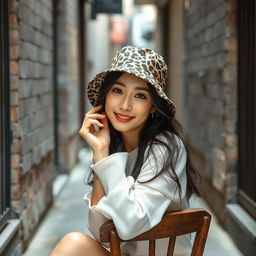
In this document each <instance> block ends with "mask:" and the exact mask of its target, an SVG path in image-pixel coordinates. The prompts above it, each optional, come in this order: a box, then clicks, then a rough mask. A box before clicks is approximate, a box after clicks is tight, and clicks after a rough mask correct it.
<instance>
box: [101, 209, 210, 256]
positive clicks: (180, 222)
mask: <svg viewBox="0 0 256 256" xmlns="http://www.w3.org/2000/svg"><path fill="white" fill-rule="evenodd" d="M210 222H211V215H210V214H209V213H208V212H207V211H205V210H203V209H186V210H181V211H171V212H166V213H165V214H164V216H163V218H162V220H161V222H160V223H159V224H157V225H156V226H155V227H153V228H152V229H150V230H148V231H146V232H145V233H143V234H141V235H138V236H136V237H134V238H132V239H130V240H122V239H121V238H120V237H119V236H118V234H117V231H116V228H115V225H114V223H113V221H111V220H109V221H107V222H106V223H104V224H103V225H102V226H101V228H100V241H101V242H102V243H110V255H111V256H121V249H120V242H123V241H126V242H127V241H143V240H149V251H148V255H149V256H155V240H156V239H160V238H168V237H169V238H170V239H169V244H168V249H167V254H166V255H167V256H172V255H173V251H174V245H175V239H176V236H180V235H185V234H189V233H193V232H196V235H195V239H194V243H193V247H192V251H191V254H190V255H191V256H201V255H203V251H204V246H205V242H206V239H207V235H208V230H209V226H210Z"/></svg>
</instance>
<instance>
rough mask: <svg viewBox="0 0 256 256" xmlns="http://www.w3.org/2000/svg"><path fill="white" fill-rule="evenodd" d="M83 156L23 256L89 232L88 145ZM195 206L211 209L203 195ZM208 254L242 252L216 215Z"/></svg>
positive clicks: (42, 255) (231, 255)
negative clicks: (85, 199) (65, 237)
mask: <svg viewBox="0 0 256 256" xmlns="http://www.w3.org/2000/svg"><path fill="white" fill-rule="evenodd" d="M79 159H80V162H79V164H78V165H77V166H76V167H75V168H74V170H73V171H72V174H71V176H70V178H69V179H68V181H67V183H66V185H65V186H64V188H63V190H61V191H60V193H59V195H58V197H57V198H56V199H55V203H54V205H53V207H52V208H51V209H50V211H49V212H48V214H47V216H46V217H45V219H44V220H43V222H42V223H41V225H40V228H39V229H38V231H37V233H36V234H35V236H34V238H33V240H32V241H31V243H30V246H29V248H28V249H27V251H26V252H25V253H24V254H23V256H35V255H36V256H47V255H49V254H50V252H51V250H52V249H53V247H54V246H55V244H56V243H57V241H58V240H59V239H60V238H61V237H62V236H63V235H64V234H66V233H68V232H71V231H80V232H84V233H88V229H87V228H86V226H85V219H86V217H87V212H88V209H87V207H86V204H85V203H83V195H84V194H85V192H86V191H88V189H89V186H88V185H86V184H85V180H86V177H85V175H86V169H87V167H88V165H89V159H90V155H89V152H88V151H87V150H86V149H83V150H81V151H80V153H79ZM191 207H194V208H195V207H197V208H205V209H208V206H207V205H206V204H205V202H204V201H203V200H201V199H195V200H192V201H191ZM208 210H209V209H208ZM204 255H205V256H242V254H241V253H240V252H239V251H238V249H237V248H236V246H235V245H234V243H233V241H232V240H231V239H230V237H229V235H228V234H227V233H226V232H225V231H224V230H223V229H222V228H221V227H220V226H219V225H218V223H217V220H216V218H215V217H214V216H213V220H212V223H211V227H210V231H209V236H208V240H207V244H206V249H205V253H204Z"/></svg>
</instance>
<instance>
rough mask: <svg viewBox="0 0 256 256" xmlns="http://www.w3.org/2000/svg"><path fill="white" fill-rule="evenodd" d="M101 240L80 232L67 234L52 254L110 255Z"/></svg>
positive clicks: (67, 255)
mask: <svg viewBox="0 0 256 256" xmlns="http://www.w3.org/2000/svg"><path fill="white" fill-rule="evenodd" d="M109 255H110V253H109V252H108V251H107V250H106V249H104V248H103V247H102V246H101V245H100V243H99V242H97V241H96V240H94V239H93V238H91V237H89V236H87V235H85V234H83V233H79V232H72V233H68V234H67V235H65V236H64V237H63V238H62V239H61V240H60V242H59V243H58V244H57V245H56V247H55V248H54V250H53V251H52V253H51V256H109Z"/></svg>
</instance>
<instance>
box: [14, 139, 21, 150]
mask: <svg viewBox="0 0 256 256" xmlns="http://www.w3.org/2000/svg"><path fill="white" fill-rule="evenodd" d="M12 153H21V140H20V139H19V138H13V143H12Z"/></svg>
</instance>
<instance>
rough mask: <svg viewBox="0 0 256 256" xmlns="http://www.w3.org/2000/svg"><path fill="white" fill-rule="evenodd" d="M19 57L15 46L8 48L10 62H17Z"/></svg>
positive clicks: (18, 50) (17, 47)
mask: <svg viewBox="0 0 256 256" xmlns="http://www.w3.org/2000/svg"><path fill="white" fill-rule="evenodd" d="M19 55H20V47H19V46H17V45H12V46H10V58H11V60H17V59H18V57H19Z"/></svg>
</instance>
